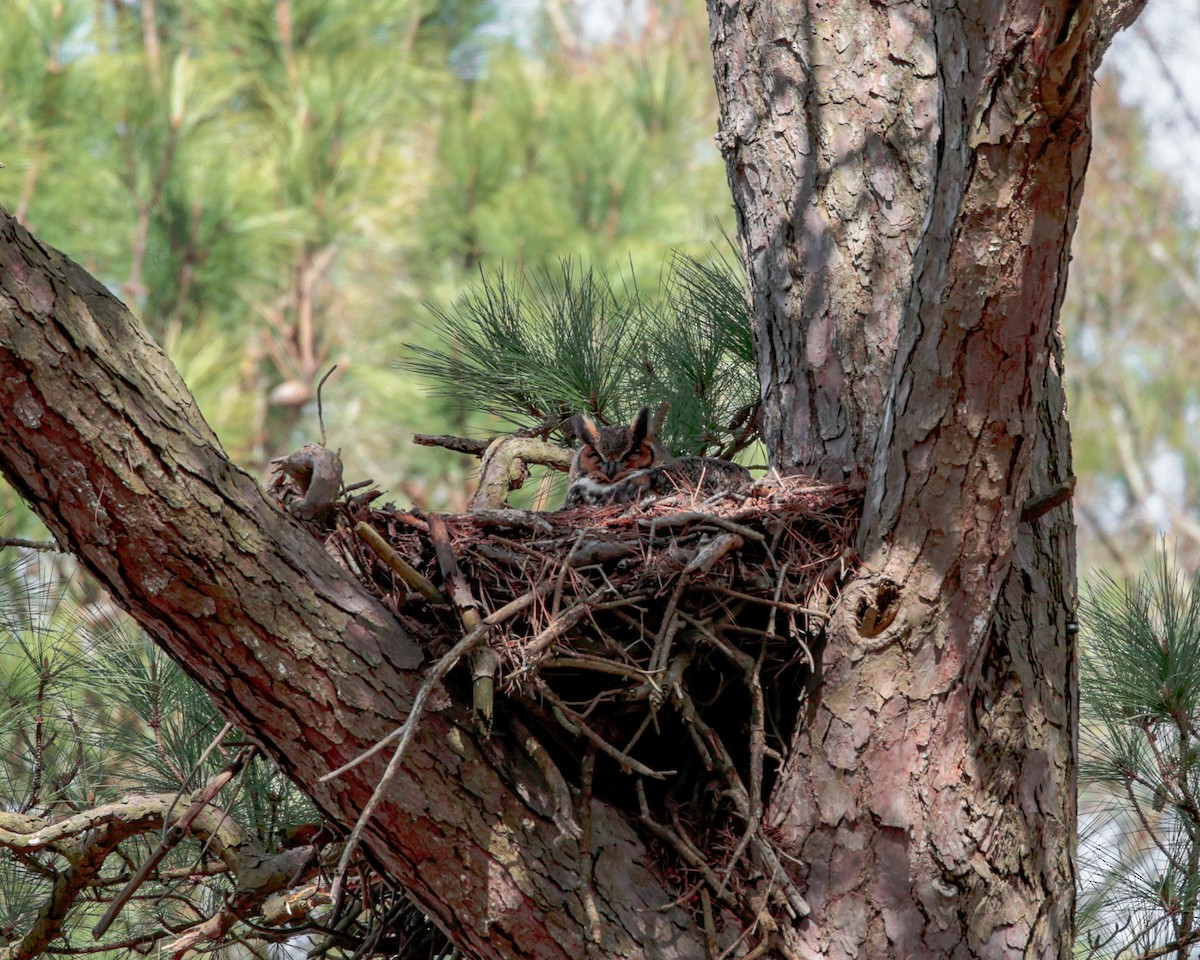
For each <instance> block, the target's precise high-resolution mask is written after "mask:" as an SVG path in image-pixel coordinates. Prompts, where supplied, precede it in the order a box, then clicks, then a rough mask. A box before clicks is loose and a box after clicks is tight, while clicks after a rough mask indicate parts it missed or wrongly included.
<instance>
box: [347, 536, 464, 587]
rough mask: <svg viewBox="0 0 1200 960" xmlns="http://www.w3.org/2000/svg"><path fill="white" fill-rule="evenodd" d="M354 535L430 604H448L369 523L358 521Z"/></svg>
mask: <svg viewBox="0 0 1200 960" xmlns="http://www.w3.org/2000/svg"><path fill="white" fill-rule="evenodd" d="M354 533H355V535H356V536H357V537H358V539H359V540H361V541H362V542H363V543H365V544H366V545H367V546H368V547H370V549H371V552H372V553H374V554H375V556H377V557H379V559H380V560H382V561H383V562H384V563H386V564H387V565H388V566H389V567H390V568H391V569H392V570H394V571H395V572H396V573H397V574H398V575H399V577H400V579H401V580H403V581H404V582H405V583H407V584H408V585H409V586H410V587H412V588H413V589H414V590H416V591H417V593H419V594H420V595H421V596H423V597H424V598H425V599H426V600H428V601H429V602H430V603H437V604H443V605H444V604H447V603H449V602H450V601H448V600H447V599H446V598H445V596H443V594H442V592H441V591H440V590H439V589H438V588H437V587H435V586H434V585H433V584H432V583H430V582H429V580H428V579H427V578H426V577H423V576H422V575H421V574H420V573H418V572H417V571H416V570H414V569H413V568H412V566H410V565H409V562H408V561H407V560H405V559H404V557H402V556H400V554H399V552H398V551H397V550H396V549H395V548H394V547H393V546H392V545H391V544H390V543H388V542H387V541H386V540H384V539H383V537H382V536H380V534H379V531H378V530H376V529H375V528H374V527H372V526H371V525H370V524H369V523H363V522H362V521H359V522H358V523H356V524H355V525H354Z"/></svg>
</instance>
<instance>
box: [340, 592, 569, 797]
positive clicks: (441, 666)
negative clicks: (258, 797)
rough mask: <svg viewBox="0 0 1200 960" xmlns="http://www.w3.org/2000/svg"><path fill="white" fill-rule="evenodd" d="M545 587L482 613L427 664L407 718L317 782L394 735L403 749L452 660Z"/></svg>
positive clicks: (350, 765) (343, 769) (371, 752)
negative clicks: (472, 627)
mask: <svg viewBox="0 0 1200 960" xmlns="http://www.w3.org/2000/svg"><path fill="white" fill-rule="evenodd" d="M547 590H549V585H547V584H539V585H538V587H537V588H536V589H534V590H530V591H529V592H528V593H526V594H524V595H522V596H520V597H517V598H516V599H515V600H510V601H509V602H508V603H506V604H505V605H504V606H502V607H500V608H499V609H498V610H496V612H495V613H491V614H489V615H488V616H486V617H484V618H483V621H482V622H481V623H480V625H479V626H478V627H477V628H476V629H475V630H473V631H472V632H471V633H469V634H468V635H467V636H465V637H463V638H462V639H461V640H460V641H458V643H456V644H455V645H454V646H453V647H451V648H450V650H449V651H448V652H447V653H446V654H445V655H444V656H442V658H441V659H439V660H438V662H437V663H435V664H434V665H433V666H432V667H431V668H430V670H429V673H428V674H427V675H426V677H425V679H424V680H423V681H421V686H420V689H418V690H417V695H416V697H414V698H413V706H412V711H411V712H410V713H409V715H408V719H407V720H405V721H404V723H403V724H402V725H401V726H399V727H397V728H396V729H395V730H393V731H392V732H391V733H389V734H388V735H387V736H386V737H384V738H383V739H382V740H380V741H379V742H378V743H376V744H375V745H374V746H372V747H371V748H370V749H368V750H366V751H364V752H363V753H360V754H359V755H358V756H357V757H355V758H354V759H353V760H350V761H348V762H346V763H344V764H342V765H341V766H340V767H338V768H337V769H336V770H331V771H330V772H329V773H327V774H325V775H324V776H323V777H321V779H320V781H319V782H320V783H324V782H325V781H327V780H333V779H336V778H337V777H340V776H341V775H342V774H343V773H346V772H347V771H348V770H353V769H354V768H355V767H357V766H358V765H359V764H360V763H362V762H363V761H364V760H368V759H370V758H371V757H373V756H375V754H377V753H379V751H380V750H382V749H383V748H384V747H386V746H387V745H388V744H389V743H391V742H392V741H393V740H395V739H396V738H397V737H401V738H405V739H404V740H403V741H402V743H401V745H400V747H398V748H397V752H398V753H399V752H403V748H404V747H405V746H406V745H407V742H408V739H410V738H411V734H412V729H411V728H413V727H415V726H416V720H417V719H418V718H419V717H420V713H421V710H422V709H423V708H424V705H425V701H426V700H427V699H428V698H429V692H430V690H432V688H433V686H434V684H436V683H437V682H438V681H439V680H441V679H442V678H443V677H444V676H445V675H446V674H447V673H449V672H450V670H451V668H452V667H453V666H454V664H455V663H457V662H458V659H459V658H460V657H461V656H462V655H463V654H464V653H467V652H468V651H469V650H470V649H471V648H472V647H473V646H474V645H475V644H476V643H478V642H479V641H480V640H481V639H482V638H483V636H484V635H485V633H486V631H487V629H488V628H489V627H494V626H496V625H497V624H500V623H503V622H504V621H505V620H508V619H509V618H510V617H513V616H515V615H516V614H518V613H520V612H521V611H522V610H524V609H525V608H526V607H527V606H529V605H530V604H531V603H533V602H534V601H535V600H536V599H537V598H538V597H539V596H541V595H542V594H543V593H545V592H546V591H547Z"/></svg>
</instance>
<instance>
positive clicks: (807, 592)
mask: <svg viewBox="0 0 1200 960" xmlns="http://www.w3.org/2000/svg"><path fill="white" fill-rule="evenodd" d="M860 506H861V505H860V496H859V494H858V493H857V492H855V491H854V490H852V489H850V488H848V487H845V486H836V485H830V484H824V483H820V482H817V481H814V480H811V479H806V478H800V477H796V478H786V479H770V480H767V479H764V480H759V481H757V482H755V483H754V484H753V485H752V486H750V487H748V488H745V489H743V490H740V491H736V492H730V493H725V494H722V495H719V496H717V497H714V498H710V499H709V500H706V501H703V502H698V501H697V500H696V499H695V498H694V497H688V496H684V495H681V496H677V497H673V498H669V499H664V500H659V501H655V502H652V503H650V504H646V505H636V504H634V505H631V504H622V505H614V506H611V507H605V508H581V509H575V510H562V511H558V512H553V513H528V512H524V511H516V510H507V509H506V510H499V511H484V512H478V513H470V514H461V515H446V516H444V517H439V516H436V515H424V514H421V513H420V512H417V511H409V510H401V509H398V508H397V507H395V506H393V505H388V506H384V507H382V508H372V507H371V506H370V498H369V497H363V496H360V497H359V498H357V499H343V500H342V501H340V502H339V504H338V505H337V507H336V508H335V509H334V510H333V511H332V512H331V514H330V516H329V517H327V518H326V519H325V520H324V521H322V522H321V523H320V531H319V533H320V535H321V536H322V537H323V538H324V539H325V542H326V546H327V549H328V550H329V551H330V553H331V554H332V555H333V556H334V557H335V558H337V559H338V560H339V562H341V563H342V564H343V565H344V566H345V567H346V568H347V569H349V570H351V571H352V572H354V574H355V575H356V576H357V577H358V578H359V579H360V580H361V581H362V582H363V584H364V585H365V586H366V588H367V589H368V590H370V591H371V592H372V593H374V594H375V595H376V596H377V597H379V598H380V600H382V601H383V602H384V603H385V604H386V605H387V606H388V607H389V608H390V609H391V610H392V611H393V613H394V614H395V615H396V616H397V618H398V619H400V621H401V622H402V623H403V624H404V625H405V626H406V627H407V629H408V630H409V631H410V632H411V634H412V635H413V636H414V637H416V638H418V639H419V640H421V641H422V642H423V643H425V644H426V648H427V649H428V651H429V653H430V655H431V656H432V657H433V658H435V659H436V658H438V657H441V656H443V655H444V654H445V653H446V651H447V650H449V649H450V648H451V646H453V645H454V644H455V643H456V642H458V641H459V640H461V639H462V638H463V636H464V635H465V634H469V633H470V631H471V630H472V629H474V630H475V631H477V632H478V634H479V637H480V645H481V646H480V649H483V650H490V651H492V652H493V653H494V656H490V655H489V656H490V665H487V663H486V661H487V660H488V658H486V657H485V658H479V657H476V658H475V660H474V664H475V667H474V674H475V682H476V683H478V682H479V679H480V671H481V669H482V672H483V674H485V676H483V678H482V679H483V681H484V682H485V683H492V684H494V687H495V690H496V692H497V694H498V696H497V697H496V709H495V716H496V730H495V735H506V736H513V737H516V738H518V740H519V741H520V742H521V743H522V744H524V745H526V749H525V752H526V753H527V754H529V755H531V756H533V753H531V752H530V750H529V748H528V743H529V741H530V740H533V741H536V747H538V748H543V749H541V750H540V752H539V753H538V755H539V756H542V757H543V758H548V759H547V760H545V764H544V769H549V768H550V767H553V768H554V770H555V772H554V774H553V775H551V774H549V773H548V775H547V779H548V780H549V782H550V786H551V790H552V791H553V790H555V789H558V791H559V793H560V796H559V797H558V798H557V801H556V806H557V807H558V809H557V811H556V820H558V821H559V822H560V825H562V827H563V829H565V830H569V831H570V832H572V833H573V834H575V835H576V836H582V839H583V842H584V849H585V850H586V849H587V837H586V833H587V826H586V819H583V818H581V817H579V816H577V815H576V813H575V811H583V810H586V809H587V808H586V805H585V804H586V801H588V800H590V798H591V797H592V796H593V795H595V796H598V797H602V798H603V799H605V800H607V801H609V802H613V803H618V804H621V805H622V806H624V807H626V808H627V809H629V810H630V811H631V812H632V813H635V814H636V816H637V817H638V818H639V819H640V822H641V823H642V824H643V826H644V827H645V829H646V830H647V832H648V833H649V834H650V835H651V836H652V837H653V841H652V842H654V843H656V844H658V845H660V846H661V847H663V848H666V849H668V850H670V851H671V856H669V857H668V858H667V861H668V862H669V863H671V864H672V865H673V866H672V867H671V869H672V870H674V871H675V872H676V874H677V880H678V882H679V884H680V888H681V890H683V891H684V896H691V897H692V898H693V899H695V897H696V895H697V894H698V893H699V894H700V895H701V898H702V899H703V901H704V903H705V904H707V903H708V902H709V898H715V899H716V900H717V902H718V903H720V904H721V905H723V906H725V907H726V908H728V909H731V910H733V911H734V912H735V914H737V915H738V916H740V917H742V918H743V920H744V921H746V922H749V923H757V924H759V929H760V930H769V929H771V926H772V921H771V916H772V915H775V916H777V917H778V916H779V911H783V912H786V913H787V914H789V915H791V916H792V917H795V916H796V915H800V916H803V915H804V914H806V913H807V907H806V905H805V904H804V900H803V897H802V896H801V895H800V893H799V892H798V890H797V889H796V888H795V886H794V885H793V884H792V883H791V881H790V880H788V877H787V871H785V870H784V869H783V867H782V865H781V860H780V857H779V856H778V854H777V851H776V848H775V845H774V843H773V842H772V840H771V837H770V833H769V829H767V828H766V827H764V825H763V822H762V814H763V804H764V802H765V798H766V797H767V796H769V793H770V787H771V785H772V783H773V782H774V779H775V777H776V776H777V774H778V770H779V768H780V766H781V765H782V763H783V762H784V760H785V759H786V756H787V750H788V744H789V741H790V738H791V735H792V731H793V730H794V727H795V724H796V722H797V720H798V718H799V714H800V710H801V708H802V703H803V700H804V697H805V695H806V691H807V689H808V688H809V685H810V681H811V678H812V677H813V675H814V673H815V671H816V664H817V663H818V662H819V658H820V647H821V639H822V635H823V629H824V625H825V623H826V622H827V620H828V617H829V613H830V609H831V607H832V604H833V603H834V601H835V600H836V597H837V591H838V587H839V585H840V583H841V581H842V579H843V577H844V575H845V574H846V572H847V567H848V566H850V564H851V558H850V551H851V544H852V542H853V537H854V533H855V525H856V522H857V518H858V516H859V513H860ZM363 524H365V525H366V526H367V527H369V528H370V530H373V531H374V532H375V533H376V534H378V536H379V537H381V538H382V540H383V542H384V543H386V545H387V546H386V548H380V547H379V545H378V542H376V546H374V547H370V546H368V543H367V541H368V540H370V539H371V537H370V531H364V529H363V527H362V525H363ZM314 529H315V528H314ZM315 532H316V531H315ZM389 550H390V551H394V555H391V558H390V559H389ZM439 550H440V551H441V555H440V556H439ZM447 552H448V554H449V557H448V556H447ZM397 555H398V556H399V557H400V558H401V562H400V567H401V568H403V567H404V566H407V567H408V568H410V569H409V570H408V571H407V572H405V574H404V575H403V576H402V575H401V574H400V573H397V563H396V561H395V556H397ZM447 563H449V566H447ZM481 659H482V660H483V661H484V662H485V666H484V667H483V668H480V667H479V666H478V664H479V663H480V661H481ZM467 674H468V671H462V670H460V671H459V673H458V674H457V675H460V676H464V677H465V676H466V675H467ZM455 676H456V674H451V676H450V678H449V681H450V682H451V689H453V688H454V682H456V681H454V678H455ZM460 689H462V688H460ZM464 698H465V693H464ZM557 771H561V774H559V773H558V772H557ZM568 782H569V783H570V784H571V788H568V787H567V786H566V784H567V783H568ZM556 784H557V788H556ZM580 798H582V800H583V801H584V803H583V804H581V802H580ZM581 822H582V823H584V827H583V830H582V832H581V830H580V828H579V824H580V823H581ZM764 878H766V879H767V881H768V882H767V883H766V884H765V888H766V889H769V890H770V893H769V894H768V896H767V902H764V899H763V896H762V894H761V890H762V889H763V888H764V884H763V883H762V881H763V879H764ZM585 882H587V878H586V877H585ZM756 890H758V891H759V892H757V893H756ZM696 902H697V903H699V902H700V901H699V900H697V901H696ZM780 919H782V918H780Z"/></svg>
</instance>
